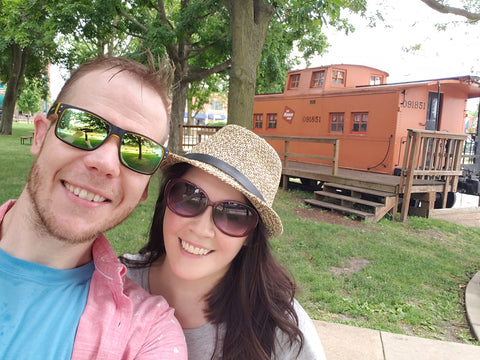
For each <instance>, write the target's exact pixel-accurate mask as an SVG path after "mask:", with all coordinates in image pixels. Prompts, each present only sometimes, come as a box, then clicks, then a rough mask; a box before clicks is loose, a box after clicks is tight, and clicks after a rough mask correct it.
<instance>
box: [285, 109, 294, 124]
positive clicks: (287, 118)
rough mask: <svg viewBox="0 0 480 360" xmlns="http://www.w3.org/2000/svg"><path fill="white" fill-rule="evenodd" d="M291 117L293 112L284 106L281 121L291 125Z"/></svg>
mask: <svg viewBox="0 0 480 360" xmlns="http://www.w3.org/2000/svg"><path fill="white" fill-rule="evenodd" d="M293 115H295V111H293V110H292V109H290V108H289V107H288V106H285V110H283V120H285V121H286V122H288V123H290V124H291V123H292V120H293Z"/></svg>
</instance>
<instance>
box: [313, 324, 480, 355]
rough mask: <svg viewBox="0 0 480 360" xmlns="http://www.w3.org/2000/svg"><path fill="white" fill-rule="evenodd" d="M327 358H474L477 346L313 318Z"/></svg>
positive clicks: (479, 351)
mask: <svg viewBox="0 0 480 360" xmlns="http://www.w3.org/2000/svg"><path fill="white" fill-rule="evenodd" d="M313 323H314V324H315V327H316V329H317V333H318V335H319V337H320V340H321V342H322V345H323V349H324V351H325V355H326V358H327V359H328V360H457V359H458V360H460V359H461V360H478V359H480V346H476V345H468V344H462V343H455V342H448V341H441V340H432V339H425V338H420V337H414V336H408V335H400V334H392V333H388V332H385V331H378V330H371V329H365V328H359V327H355V326H351V325H342V324H336V323H328V322H325V321H319V320H314V321H313Z"/></svg>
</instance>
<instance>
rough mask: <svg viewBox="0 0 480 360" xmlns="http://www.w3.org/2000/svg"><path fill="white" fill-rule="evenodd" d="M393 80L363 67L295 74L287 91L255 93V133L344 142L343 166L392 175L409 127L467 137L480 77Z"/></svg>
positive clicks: (309, 149)
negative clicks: (468, 112) (467, 122)
mask: <svg viewBox="0 0 480 360" xmlns="http://www.w3.org/2000/svg"><path fill="white" fill-rule="evenodd" d="M387 77H388V73H386V72H385V71H381V70H378V69H374V68H371V67H367V66H361V65H343V64H342V65H329V66H323V67H317V68H309V69H304V70H294V71H289V72H288V73H287V83H286V86H285V90H284V92H283V93H282V94H265V95H256V96H255V102H254V115H253V129H254V131H255V132H256V133H257V134H259V135H281V136H304V137H322V138H337V139H339V140H340V148H339V167H344V168H349V169H356V170H366V171H372V172H379V173H386V174H393V173H394V170H395V168H398V167H401V166H402V160H403V151H404V148H405V139H406V136H407V130H408V129H418V130H436V131H447V132H451V133H464V131H465V121H464V119H465V110H466V101H467V99H469V98H475V97H480V78H478V77H475V76H459V77H452V78H443V79H432V80H422V81H412V82H403V83H395V84H387ZM272 146H274V147H277V146H278V144H276V143H275V142H272ZM294 146H296V147H297V148H295V147H294ZM277 151H282V150H281V149H277ZM290 151H291V152H292V153H301V154H312V155H318V154H319V152H323V151H325V152H328V151H329V148H328V147H327V146H324V147H322V145H321V144H320V145H319V144H308V143H300V144H292V148H291V149H290ZM302 161H304V162H305V160H302ZM306 161H309V162H319V163H322V160H314V159H310V160H306Z"/></svg>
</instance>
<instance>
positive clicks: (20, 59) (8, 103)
mask: <svg viewBox="0 0 480 360" xmlns="http://www.w3.org/2000/svg"><path fill="white" fill-rule="evenodd" d="M10 50H11V52H12V63H11V64H10V77H9V78H8V82H7V90H6V92H5V98H4V99H3V110H2V118H1V124H0V134H1V135H12V122H13V113H14V111H15V104H16V102H17V98H18V92H19V90H20V85H21V84H22V82H23V77H24V75H25V67H26V64H27V60H28V56H29V54H30V48H24V49H22V48H20V46H18V45H17V44H12V45H11V46H10Z"/></svg>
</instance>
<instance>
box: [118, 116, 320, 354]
mask: <svg viewBox="0 0 480 360" xmlns="http://www.w3.org/2000/svg"><path fill="white" fill-rule="evenodd" d="M162 171H163V172H164V177H163V185H162V186H161V191H160V195H159V197H158V200H157V203H156V208H155V214H154V217H153V223H152V227H151V229H150V239H149V242H148V244H147V245H146V246H145V247H144V248H143V249H141V250H140V252H139V254H137V255H127V256H124V257H123V258H122V260H123V261H124V263H125V264H126V265H127V266H128V268H129V270H128V275H129V277H131V278H132V279H133V280H134V281H136V282H138V283H139V284H140V285H141V286H142V287H143V288H144V289H145V290H147V291H149V292H150V293H152V294H161V295H163V296H164V297H165V298H166V299H167V301H168V303H169V304H170V306H172V307H173V308H175V315H176V317H177V318H178V320H179V321H180V324H181V325H182V328H183V329H184V333H185V337H186V340H187V348H188V353H189V359H192V360H193V359H195V360H202V359H206V360H208V359H224V360H227V359H242V360H245V359H248V360H251V359H308V360H314V359H325V355H324V353H323V348H322V345H321V343H320V340H319V339H318V336H317V333H316V331H315V327H314V326H313V323H312V321H311V320H310V318H309V317H308V315H307V314H306V312H305V311H304V310H303V308H302V307H301V306H300V305H299V304H298V302H296V301H295V300H294V294H295V289H296V287H295V284H294V282H293V281H292V280H291V279H290V277H289V276H288V275H287V273H286V271H285V270H284V269H283V267H282V266H280V265H279V264H278V263H277V262H276V260H275V259H274V257H273V255H272V253H271V247H270V244H269V242H268V239H269V238H272V237H275V236H279V235H280V234H281V233H282V231H283V227H282V222H281V220H280V218H279V216H278V215H277V214H276V212H275V211H274V210H273V209H272V203H273V200H274V197H275V194H276V191H277V189H278V185H279V182H280V176H281V171H282V164H281V162H280V159H279V157H278V155H277V153H276V152H275V150H274V149H273V148H272V147H271V146H270V145H268V144H267V142H266V141H265V140H263V139H261V138H260V137H259V136H257V135H256V134H254V133H253V132H251V131H249V130H246V129H244V128H242V127H239V126H236V125H228V126H226V127H224V128H223V129H221V130H220V131H218V132H217V133H216V134H215V135H213V136H211V137H210V138H208V139H207V140H206V141H204V142H203V143H200V144H198V145H197V146H195V147H194V148H193V149H192V150H191V151H190V152H189V153H187V154H186V155H185V157H182V156H178V155H174V154H172V155H170V157H169V158H167V160H166V161H164V163H163V167H162Z"/></svg>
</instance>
